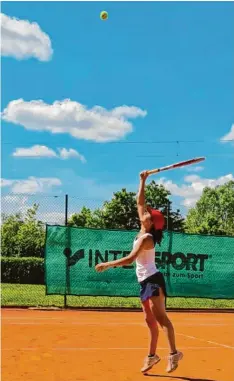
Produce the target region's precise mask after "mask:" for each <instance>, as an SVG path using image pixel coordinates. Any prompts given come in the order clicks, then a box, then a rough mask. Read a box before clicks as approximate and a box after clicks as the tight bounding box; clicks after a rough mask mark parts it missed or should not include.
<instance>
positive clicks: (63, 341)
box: [2, 309, 234, 381]
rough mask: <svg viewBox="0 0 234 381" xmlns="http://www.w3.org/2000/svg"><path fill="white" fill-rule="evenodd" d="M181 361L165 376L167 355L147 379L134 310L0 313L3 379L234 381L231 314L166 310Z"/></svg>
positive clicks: (143, 340)
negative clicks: (172, 325)
mask: <svg viewBox="0 0 234 381" xmlns="http://www.w3.org/2000/svg"><path fill="white" fill-rule="evenodd" d="M169 315H170V317H171V318H172V319H173V322H174V325H175V329H176V335H177V343H178V348H179V349H181V350H182V351H183V352H184V359H183V360H182V362H181V363H180V366H179V368H178V369H177V370H176V371H175V372H174V373H173V374H172V375H168V374H167V373H166V372H165V368H166V358H165V357H166V356H167V354H168V350H167V344H166V340H165V338H164V335H163V333H162V332H161V331H160V337H159V345H158V346H159V350H158V354H160V356H162V361H161V362H160V363H159V364H158V365H156V366H155V367H154V368H153V369H152V370H151V371H150V372H149V375H148V376H144V375H142V374H141V373H140V372H139V370H140V368H141V366H142V361H143V359H144V357H145V355H147V344H148V330H147V328H146V326H145V324H144V320H143V314H142V313H140V312H99V311H97V312H93V311H74V310H68V311H39V310H16V309H13V310H12V309H3V310H2V380H3V381H13V380H14V381H23V380H24V381H34V380H35V381H39V380H40V381H42V380H43V381H140V380H145V379H147V378H148V379H151V380H154V379H155V380H157V381H165V380H168V381H169V380H186V381H233V380H234V314H231V313H226V314H225V313H223V314H221V313H219V314H215V313H189V312H188V313H169Z"/></svg>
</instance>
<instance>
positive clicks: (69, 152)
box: [59, 148, 86, 163]
mask: <svg viewBox="0 0 234 381" xmlns="http://www.w3.org/2000/svg"><path fill="white" fill-rule="evenodd" d="M59 152H60V157H61V158H62V159H69V158H70V157H75V158H77V159H79V160H80V161H82V163H86V159H85V157H84V156H83V155H81V154H80V153H79V152H77V151H76V150H74V149H72V148H70V149H66V148H61V149H59Z"/></svg>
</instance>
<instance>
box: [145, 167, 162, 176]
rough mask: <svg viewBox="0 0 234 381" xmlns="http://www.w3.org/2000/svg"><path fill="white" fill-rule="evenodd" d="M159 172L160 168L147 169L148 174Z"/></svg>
mask: <svg viewBox="0 0 234 381" xmlns="http://www.w3.org/2000/svg"><path fill="white" fill-rule="evenodd" d="M158 172H160V169H159V168H158V169H151V170H149V171H147V173H148V175H153V174H155V173H158Z"/></svg>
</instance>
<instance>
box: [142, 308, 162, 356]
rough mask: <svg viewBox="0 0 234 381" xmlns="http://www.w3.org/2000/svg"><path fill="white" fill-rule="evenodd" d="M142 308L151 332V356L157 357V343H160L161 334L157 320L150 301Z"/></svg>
mask: <svg viewBox="0 0 234 381" xmlns="http://www.w3.org/2000/svg"><path fill="white" fill-rule="evenodd" d="M142 308H143V311H144V314H145V321H146V323H147V325H148V327H149V331H150V346H149V355H155V353H156V348H157V343H158V333H159V332H158V324H157V320H156V319H155V316H154V314H153V312H152V310H151V306H150V302H149V300H147V301H146V302H143V303H142Z"/></svg>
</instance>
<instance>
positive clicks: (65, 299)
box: [64, 194, 69, 308]
mask: <svg viewBox="0 0 234 381" xmlns="http://www.w3.org/2000/svg"><path fill="white" fill-rule="evenodd" d="M67 222H68V194H65V226H67ZM68 260H69V258H68V257H67V258H66V291H65V294H64V308H67V283H68V276H69V275H68V271H69V269H68Z"/></svg>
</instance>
